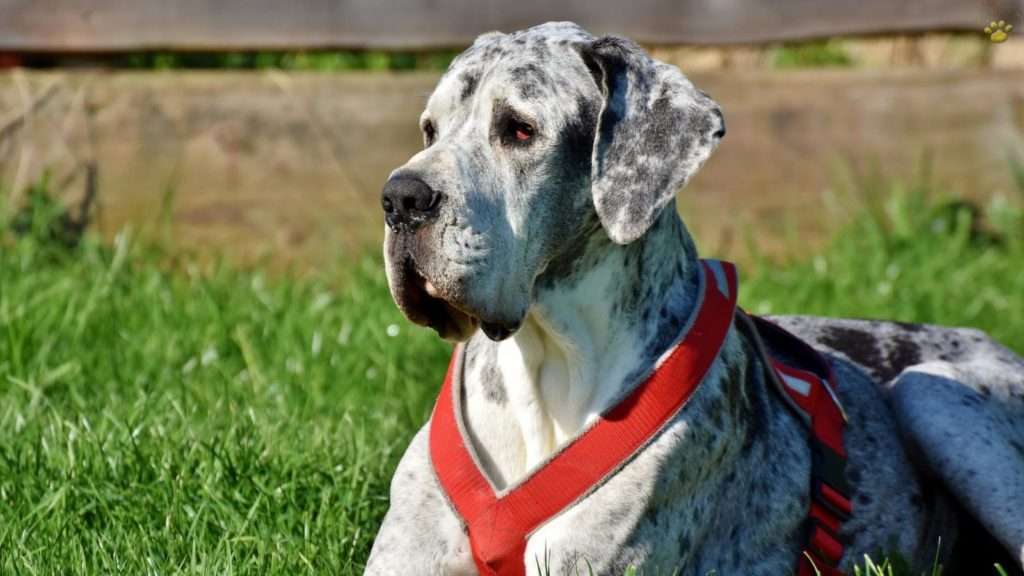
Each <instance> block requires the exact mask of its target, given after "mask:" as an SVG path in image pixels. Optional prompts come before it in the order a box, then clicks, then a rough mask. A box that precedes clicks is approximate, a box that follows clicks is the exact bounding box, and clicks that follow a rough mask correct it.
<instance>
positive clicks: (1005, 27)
mask: <svg viewBox="0 0 1024 576" xmlns="http://www.w3.org/2000/svg"><path fill="white" fill-rule="evenodd" d="M1011 30H1013V24H1007V23H1006V20H1000V21H998V22H996V21H994V20H993V21H992V22H989V24H988V26H985V34H988V39H989V40H991V41H992V42H995V43H996V44H998V43H1000V42H1006V39H1007V38H1009V37H1010V31H1011Z"/></svg>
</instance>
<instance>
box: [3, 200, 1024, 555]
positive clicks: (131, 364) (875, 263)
mask: <svg viewBox="0 0 1024 576" xmlns="http://www.w3.org/2000/svg"><path fill="white" fill-rule="evenodd" d="M879 197H880V198H886V199H883V200H879V201H878V202H876V203H875V204H874V205H873V206H869V207H867V208H864V209H863V213H862V215H861V216H859V217H856V218H854V219H853V223H852V224H850V225H849V226H847V227H844V228H843V229H841V230H840V231H838V232H837V235H836V237H835V239H834V240H833V242H832V243H831V244H830V246H829V247H828V248H827V249H825V250H824V251H822V252H821V253H820V254H819V255H817V256H815V257H813V258H810V259H807V260H801V261H794V262H789V263H785V264H778V263H770V262H767V261H763V260H757V261H756V262H755V263H754V264H753V265H748V266H746V267H744V270H743V272H742V274H743V277H744V286H743V293H742V301H743V304H744V305H745V306H747V307H748V308H749V309H751V310H753V311H757V312H774V313H780V312H797V311H799V312H805V313H819V314H832V315H847V316H859V317H886V318H895V319H900V320H905V321H929V322H941V323H945V324H954V325H968V326H976V327H979V328H982V329H985V330H987V331H989V332H990V333H991V334H992V335H994V336H996V337H998V338H1000V339H1001V340H1002V341H1003V342H1005V343H1006V344H1008V345H1010V346H1011V347H1014V348H1015V349H1017V350H1018V351H1024V330H1021V329H1020V326H1024V301H1022V300H1024V299H1022V297H1021V295H1024V216H1022V213H1021V211H1020V208H1019V206H1017V205H1016V204H1014V203H1013V202H1012V201H1005V202H996V203H993V204H992V205H991V206H986V207H985V208H984V209H983V210H982V212H983V214H981V217H980V218H976V217H975V215H974V214H973V212H972V211H971V210H969V209H958V208H956V206H955V205H950V204H942V203H940V202H938V201H936V200H934V199H926V198H924V197H923V196H922V195H920V194H914V193H907V194H896V195H889V194H882V195H880V196H879ZM1018 204H1019V203H1018ZM41 219H42V217H41V216H38V215H37V216H36V217H35V220H33V222H35V224H36V225H35V226H34V227H32V226H30V227H29V228H33V229H34V230H29V231H28V232H26V233H25V234H23V235H22V236H21V237H18V238H16V237H15V234H13V233H12V232H10V231H9V230H8V231H5V232H3V234H2V236H0V573H24V574H58V573H59V574H97V573H128V574H143V573H147V574H148V573H152V574H167V573H189V574H193V573H194V574H232V573H238V574H297V573H329V574H339V573H340V574H360V573H361V572H362V566H363V563H364V562H365V560H366V557H367V554H368V553H369V549H370V545H371V542H372V539H373V535H374V532H375V530H376V527H377V525H378V523H379V521H380V519H381V516H382V514H383V513H384V511H385V510H386V508H387V487H388V482H389V478H390V473H391V471H392V470H393V468H394V466H395V464H396V462H397V459H398V457H399V456H400V455H401V453H402V451H403V449H404V447H405V444H406V442H407V441H408V440H409V438H410V436H411V434H412V433H413V432H414V431H415V430H416V428H417V427H419V426H420V425H421V424H422V423H423V422H424V421H425V419H426V417H427V415H428V413H429V409H430V405H431V402H432V399H433V396H434V394H435V393H436V389H437V386H438V384H439V382H440V378H441V376H442V372H443V369H444V364H445V361H446V359H447V355H448V353H449V350H450V349H449V347H448V346H447V345H446V344H444V343H442V342H440V341H439V340H438V339H437V338H436V337H435V336H434V335H433V333H432V332H430V331H427V330H424V329H420V328H416V327H414V326H412V325H410V324H409V323H408V322H406V321H405V320H404V319H403V318H402V317H401V315H400V314H399V313H398V312H397V310H396V309H395V307H394V305H393V304H392V303H391V300H390V297H389V295H388V293H387V289H386V285H385V282H384V277H383V272H382V267H381V263H380V261H379V258H377V257H374V256H368V257H366V258H365V259H362V260H360V261H358V262H354V263H353V262H349V263H347V264H345V265H344V266H342V265H339V266H338V267H337V268H336V269H332V270H324V271H320V272H317V273H315V274H313V275H303V276H299V275H276V276H269V275H267V274H265V273H264V272H262V271H261V270H260V269H259V268H253V269H241V268H238V267H235V266H232V265H230V264H213V265H210V264H198V263H197V262H198V260H195V259H193V258H191V257H189V256H188V255H182V254H176V253H170V252H167V251H163V250H160V249H159V248H158V247H153V246H148V245H144V244H142V243H140V242H135V241H133V240H132V237H131V236H130V235H129V234H127V233H126V234H122V235H120V236H118V237H117V239H116V240H115V241H114V242H113V243H112V244H102V243H100V242H99V241H97V240H96V239H95V238H91V237H88V236H87V237H86V238H85V240H84V242H83V243H82V244H81V245H79V246H78V247H76V248H70V249H69V248H64V247H61V246H60V245H58V243H56V242H54V241H52V240H49V239H48V235H47V232H46V229H47V227H46V226H45V224H46V223H45V222H42V223H41V224H40V222H39V220H41ZM7 220H9V218H8V219H7ZM4 228H5V229H6V228H7V226H6V225H5V226H4Z"/></svg>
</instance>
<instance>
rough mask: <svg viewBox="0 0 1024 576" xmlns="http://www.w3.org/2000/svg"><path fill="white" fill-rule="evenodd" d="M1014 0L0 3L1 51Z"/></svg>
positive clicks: (851, 27)
mask: <svg viewBox="0 0 1024 576" xmlns="http://www.w3.org/2000/svg"><path fill="white" fill-rule="evenodd" d="M998 19H1003V20H1007V21H1009V22H1012V23H1015V24H1016V26H1017V28H1018V30H1019V31H1020V32H1024V30H1020V29H1021V28H1022V27H1024V26H1022V24H1024V0H906V1H904V0H857V1H852V0H771V1H770V2H763V1H760V0H728V1H722V0H681V1H676V2H670V1H666V0H633V1H632V2H630V3H629V6H628V7H627V6H625V5H624V3H623V2H621V1H620V0H567V1H564V2H557V3H556V2H548V1H546V0H517V1H515V2H508V1H507V0H410V1H407V2H382V1H380V0H290V1H288V2H282V1H280V0H173V1H169V0H90V1H89V2H82V1H80V0H0V51H15V52H39V51H42V52H48V51H59V52H110V51H133V50H149V49H168V50H241V49H315V48H338V47H348V48H389V49H424V48H438V47H447V46H463V45H466V44H468V43H469V42H471V41H472V39H473V38H474V37H476V36H477V35H478V34H480V33H481V32H484V31H487V30H505V31H509V30H516V29H520V28H524V27H527V26H530V25H533V24H536V23H540V22H545V21H549V20H573V21H577V22H579V23H581V24H582V25H584V26H585V27H587V28H588V29H590V30H591V31H593V32H595V33H617V34H623V35H626V36H629V37H632V38H634V39H635V40H637V41H640V42H644V43H650V44H680V43H681V44H707V45H715V44H734V43H752V42H766V41H778V40H794V39H805V38H816V37H826V36H833V35H847V34H879V33H890V32H892V33H896V32H919V31H930V30H967V31H977V32H979V33H980V32H981V29H982V28H983V27H984V26H985V24H986V23H988V22H989V21H990V20H998Z"/></svg>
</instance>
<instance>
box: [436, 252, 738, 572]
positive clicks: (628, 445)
mask: <svg viewBox="0 0 1024 576" xmlns="http://www.w3.org/2000/svg"><path fill="white" fill-rule="evenodd" d="M702 266H703V269H704V297H703V302H702V304H701V307H700V310H699V311H698V313H697V318H696V320H695V321H694V323H693V326H692V327H691V329H690V331H689V332H688V333H687V334H686V336H685V338H684V339H683V341H682V342H681V343H680V344H679V345H678V346H677V347H676V349H675V350H673V351H672V352H671V353H670V355H669V356H668V358H666V359H665V361H664V362H663V363H662V365H661V366H660V367H658V368H657V370H656V371H655V372H654V374H652V375H651V376H650V377H649V378H648V379H647V380H646V381H645V382H643V383H642V384H640V385H639V386H637V388H636V389H635V390H634V391H633V392H632V393H631V394H630V395H629V396H628V397H626V399H624V400H623V401H622V402H621V403H619V404H618V405H617V406H615V407H614V408H613V409H612V410H611V411H609V412H607V413H606V414H604V415H603V416H602V417H601V418H600V419H599V420H598V421H597V423H596V424H594V425H593V426H592V427H591V428H589V429H588V430H587V431H585V432H584V433H583V434H581V435H580V436H579V437H578V438H576V440H574V441H572V442H571V443H570V444H569V445H568V446H566V447H565V448H564V449H563V450H562V451H561V452H560V453H559V454H557V455H556V456H555V457H554V458H552V459H551V460H550V461H549V462H548V463H547V464H545V465H544V466H542V467H541V468H540V469H539V470H537V471H536V472H535V473H533V475H532V476H530V477H529V478H527V479H526V480H525V481H524V482H523V483H522V484H520V485H519V486H517V487H515V488H514V489H512V490H511V491H510V492H508V493H507V494H505V495H504V496H502V497H501V498H498V497H497V496H496V495H495V493H494V490H493V489H492V488H491V485H490V483H489V482H488V481H487V479H486V478H485V477H484V476H483V473H482V472H481V471H480V470H479V468H478V467H477V464H476V462H475V461H474V460H473V457H472V456H471V454H470V451H469V450H468V448H467V446H466V444H465V441H464V439H463V437H462V433H461V431H460V429H459V425H458V420H457V417H458V415H457V414H456V413H455V403H454V394H456V393H458V391H457V390H454V389H453V388H454V387H453V385H452V380H453V376H454V370H456V369H457V368H458V366H457V362H456V358H455V357H453V359H452V363H451V364H450V365H449V367H448V375H447V377H446V378H445V382H444V385H443V387H442V389H441V394H440V396H439V397H438V400H437V404H436V405H435V407H434V414H433V417H432V419H431V424H430V454H431V461H432V463H433V466H434V470H435V472H436V474H437V477H438V480H439V481H440V483H441V486H442V487H443V488H444V491H445V492H446V493H447V494H448V498H449V500H450V501H451V502H452V504H453V505H454V507H455V509H456V511H457V512H458V514H459V516H461V517H462V520H463V522H464V523H465V524H466V526H467V528H468V531H469V539H470V546H471V549H472V551H473V557H474V560H475V561H476V564H477V567H478V569H479V570H480V573H481V574H486V575H491V576H506V575H508V576H521V575H523V574H525V572H526V568H525V563H524V557H523V556H524V551H525V546H526V540H527V537H528V536H529V534H530V533H531V532H533V531H534V530H535V529H537V528H538V527H539V526H540V525H542V524H543V523H544V522H546V521H547V520H549V519H550V518H552V517H553V516H555V515H556V514H558V513H559V512H561V511H562V510H563V509H565V508H566V507H567V506H569V505H571V504H572V503H573V502H575V501H576V500H578V499H579V498H581V497H582V496H584V495H585V494H587V493H588V492H589V491H590V490H592V489H594V488H595V487H596V486H598V485H600V483H601V482H602V481H603V480H604V479H605V478H606V477H607V476H608V475H609V474H611V473H612V472H614V471H615V470H616V469H617V468H618V467H619V466H620V465H621V464H622V463H623V462H624V461H626V460H627V459H628V458H629V457H630V456H632V455H633V454H634V453H635V452H636V451H637V450H638V449H639V448H640V447H641V446H643V445H644V444H645V443H646V442H647V441H648V440H650V439H651V438H652V437H653V436H654V434H655V433H657V431H658V430H659V429H660V428H661V427H662V426H663V425H664V424H665V422H667V421H668V420H669V419H670V418H671V417H672V416H673V415H674V414H675V413H676V412H677V411H678V410H679V409H680V408H681V407H682V406H683V405H684V404H685V403H686V400H687V399H688V398H689V397H690V395H691V394H692V393H693V391H694V390H695V389H696V388H697V386H698V385H699V384H700V382H701V380H703V379H704V375H705V374H706V373H707V371H708V370H709V369H710V368H711V365H712V363H713V362H714V360H715V358H717V357H718V352H719V349H720V348H721V345H722V342H723V341H724V340H725V336H726V334H727V333H728V331H729V327H730V326H732V321H733V314H734V312H735V306H736V292H737V290H736V288H737V280H736V270H735V268H734V267H733V266H732V265H731V264H728V263H724V262H723V263H721V264H719V266H720V268H717V269H713V266H715V264H710V265H709V264H707V263H704V262H702ZM719 271H720V272H722V273H724V276H725V280H726V282H725V284H726V286H722V288H726V287H727V290H728V294H723V293H722V291H721V290H720V289H719V285H718V282H716V272H719ZM456 356H457V355H456Z"/></svg>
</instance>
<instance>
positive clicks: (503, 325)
mask: <svg viewBox="0 0 1024 576" xmlns="http://www.w3.org/2000/svg"><path fill="white" fill-rule="evenodd" d="M420 126H421V128H422V130H423V136H424V144H425V146H424V149H423V151H421V152H419V153H418V154H416V155H415V156H413V157H412V158H411V159H410V160H409V162H408V163H406V164H405V165H404V166H402V167H400V168H399V169H397V170H395V171H394V172H393V173H392V175H391V177H390V179H389V181H388V182H387V184H386V186H385V188H384V192H383V199H382V201H383V205H384V210H385V214H386V221H387V232H386V240H385V245H384V252H385V257H386V261H387V275H388V279H389V283H390V288H391V292H392V295H393V296H394V299H395V302H396V303H397V304H398V306H399V307H400V308H401V310H402V311H403V312H404V313H405V315H406V316H407V317H408V318H409V319H410V320H412V321H413V322H415V323H418V324H422V325H426V326H430V327H432V328H434V329H435V330H436V331H437V332H438V333H439V334H440V335H441V336H442V337H444V338H446V339H449V340H453V341H459V342H465V344H464V352H463V354H464V359H463V363H462V364H461V367H460V371H459V372H460V373H459V374H458V375H457V376H456V377H457V378H460V379H461V382H462V416H463V418H464V420H465V425H464V427H465V431H464V432H465V435H466V437H467V438H468V441H469V442H471V443H472V445H473V448H474V450H475V453H476V455H477V458H478V461H479V462H478V463H479V466H480V467H481V468H482V470H483V471H484V472H485V473H486V476H487V478H488V480H489V482H490V483H491V484H492V485H493V486H494V488H495V489H496V490H499V491H500V490H503V489H507V488H509V487H511V486H514V485H515V484H516V483H517V482H519V481H521V480H522V479H523V478H524V477H526V476H528V475H529V474H530V472H531V470H533V469H535V468H536V467H537V466H540V465H542V464H543V463H544V462H545V461H546V460H547V459H549V458H551V457H552V455H553V454H555V453H556V452H557V451H558V450H559V449H560V447H562V446H564V445H565V444H566V443H567V442H568V441H570V440H572V439H573V438H574V437H575V436H576V435H577V434H579V433H580V431H581V430H583V429H584V428H586V427H587V426H588V425H590V424H591V423H593V422H594V421H595V420H596V419H598V418H599V417H600V416H601V415H602V414H603V413H604V412H606V411H607V410H608V409H609V407H611V406H613V405H614V404H615V403H616V402H617V401H618V400H619V399H621V398H622V397H623V395H624V394H625V393H626V392H628V391H629V390H630V389H631V388H632V387H634V386H636V385H637V384H638V382H639V381H641V379H642V378H643V377H644V376H646V375H647V374H649V373H650V371H651V369H652V366H654V365H655V363H656V361H657V360H658V359H659V357H661V356H662V354H663V353H664V352H665V351H666V350H667V349H669V348H670V347H671V346H672V344H673V343H674V342H675V340H676V338H677V337H678V335H679V333H680V330H682V329H683V326H684V323H685V322H686V319H687V318H689V317H690V314H691V312H692V311H693V310H694V307H695V306H697V305H698V304H697V296H696V295H697V292H698V285H699V283H700V266H699V265H698V258H697V251H696V249H695V247H694V244H693V241H692V240H691V238H690V236H689V234H688V233H687V230H686V228H685V227H684V225H683V223H682V222H681V220H680V218H679V217H678V215H677V211H676V210H675V202H674V196H675V193H676V191H677V190H678V189H679V188H680V187H681V186H683V185H684V184H685V183H686V181H687V179H688V178H690V177H691V176H692V175H693V174H694V172H696V171H697V169H698V168H699V167H700V166H701V165H702V163H703V162H704V161H705V160H707V159H708V157H709V156H710V155H711V153H712V151H713V150H714V149H715V147H716V146H717V144H718V142H719V140H720V139H721V138H722V137H723V136H724V134H725V123H724V119H723V115H722V112H721V111H720V109H719V107H718V105H717V104H716V103H715V102H714V101H713V100H712V99H711V98H710V97H709V96H708V95H707V94H704V93H703V92H701V91H700V90H698V89H696V88H695V87H694V86H693V85H692V84H691V83H690V82H689V81H688V80H687V79H686V78H685V77H684V76H683V74H682V73H680V71H679V70H678V69H676V68H675V67H672V66H669V65H666V64H663V63H660V62H657V61H654V60H652V59H651V58H650V57H648V56H647V55H646V54H645V53H644V52H643V51H642V50H641V49H640V48H639V47H637V46H636V45H635V44H633V43H631V42H630V41H628V40H624V39H621V38H617V37H603V38H595V37H593V36H591V35H590V34H588V33H587V32H586V31H584V30H583V29H581V28H580V27H578V26H576V25H574V24H570V23H550V24H545V25H542V26H537V27H535V28H530V29H529V30H525V31H522V32H517V33H513V34H502V33H489V34H485V35H483V36H481V37H480V38H478V39H477V41H476V42H475V43H474V44H473V46H472V47H470V48H469V49H468V50H466V51H465V52H464V53H462V54H461V55H460V56H459V57H458V58H456V59H455V61H454V62H453V63H452V65H451V67H450V68H449V69H448V71H447V73H446V74H445V75H444V76H443V78H442V79H441V81H440V82H439V83H438V86H437V88H436V90H435V91H434V93H433V95H432V96H431V97H430V100H429V102H428V103H427V106H426V109H425V110H424V112H423V114H422V116H421V118H420ZM775 320H776V321H777V322H778V323H780V324H782V325H783V326H785V327H787V328H788V329H789V330H790V331H792V332H794V333H796V334H797V335H799V336H801V337H802V338H804V339H805V340H806V341H807V342H809V343H811V344H813V345H815V346H816V347H817V348H819V349H820V350H821V351H822V352H824V353H825V354H826V357H827V358H828V359H829V362H830V363H831V365H832V369H833V371H834V373H835V375H836V377H837V382H838V386H837V388H838V390H837V391H838V395H839V397H840V399H841V401H842V402H843V404H844V405H845V407H846V412H847V415H848V418H849V423H848V429H847V432H846V436H845V445H846V451H847V453H848V456H849V460H848V463H847V467H846V476H847V479H848V480H849V483H850V485H851V486H852V494H851V497H852V502H853V508H854V512H853V516H852V518H851V519H850V520H849V521H847V522H846V523H845V524H844V525H843V528H842V537H843V538H844V539H845V541H846V542H847V543H848V545H847V547H846V549H845V554H844V555H843V560H842V566H843V567H844V568H845V569H847V570H848V569H849V568H850V567H851V566H852V565H853V564H854V563H857V562H860V561H861V560H862V557H863V555H864V554H871V555H875V554H878V553H896V554H899V555H901V556H902V557H903V558H905V559H907V560H908V561H909V562H911V563H912V564H914V565H917V566H925V565H928V564H930V563H931V561H932V559H933V557H934V556H935V554H936V551H937V547H938V543H939V541H940V539H941V542H942V546H941V549H940V550H939V552H938V553H939V554H940V558H942V559H943V560H944V561H947V562H948V561H951V560H950V558H949V552H950V551H952V550H953V549H954V548H955V546H954V542H957V541H958V540H959V541H960V542H964V541H969V542H971V545H972V546H973V545H980V544H978V543H979V542H983V541H984V542H989V543H992V544H993V546H994V547H996V548H998V549H999V550H1001V553H1002V554H1003V556H1004V560H1003V561H1004V562H1007V563H1009V564H1010V567H1011V569H1016V566H1019V564H1020V562H1021V560H1022V558H1024V420H1022V418H1024V361H1022V360H1021V358H1019V357H1017V356H1015V355H1013V354H1012V353H1011V352H1009V351H1008V350H1007V349H1005V348H1003V347H1001V346H999V345H998V344H996V343H994V342H992V341H991V340H990V339H988V338H987V337H986V336H985V335H984V334H982V333H980V332H977V331H974V330H962V329H948V328H939V327H931V326H915V325H905V324H897V323H890V322H873V321H854V320H830V319H823V318H811V317H779V318H776V319H775ZM761 363H762V358H761V357H760V356H759V355H758V354H756V353H755V351H754V347H753V345H752V343H751V341H750V338H748V337H747V336H745V335H744V333H742V332H741V331H740V330H737V329H736V328H735V327H734V328H733V329H731V330H730V331H729V333H728V335H727V337H726V339H725V343H724V345H723V346H722V349H721V351H720V353H719V355H718V356H717V358H716V359H715V361H714V364H713V365H712V367H711V369H710V372H709V373H708V375H707V377H706V378H705V379H704V381H703V383H702V384H701V385H700V387H699V388H698V389H697V390H696V392H695V393H694V394H693V396H692V397H691V398H690V400H689V402H688V403H687V404H686V405H685V407H683V408H682V409H681V410H679V412H678V413H676V414H675V416H673V417H672V418H671V420H670V421H669V422H668V423H667V424H666V425H665V426H664V428H662V429H661V430H660V432H659V433H658V434H657V435H656V436H655V437H654V438H653V439H652V440H651V441H650V442H649V443H648V444H647V445H646V446H645V447H644V448H643V450H642V451H640V452H639V453H638V454H636V455H635V456H634V457H633V458H632V459H631V460H630V461H629V462H628V463H627V464H626V465H625V466H623V467H622V468H621V469H619V470H618V471H617V472H616V473H615V474H613V475H612V476H611V477H609V478H607V479H606V481H604V482H603V483H602V484H601V485H600V486H598V487H597V488H595V489H594V490H593V491H592V492H590V493H589V494H588V495H587V496H586V497H585V498H583V499H582V500H580V501H578V502H577V503H576V504H575V505H573V506H572V507H570V508H568V509H566V510H565V511H563V512H562V513H561V514H559V515H558V516H556V517H554V518H553V519H551V520H550V521H548V522H546V523H544V524H543V525H542V526H540V527H539V528H538V529H536V530H535V531H533V532H532V533H531V534H530V536H529V540H528V544H527V546H526V550H525V554H524V558H523V560H524V563H525V564H526V566H527V568H528V570H529V571H531V572H532V571H533V570H536V569H538V567H542V569H546V570H550V572H551V573H554V574H562V573H571V574H575V573H577V572H576V571H577V570H579V571H580V573H584V574H585V573H587V571H588V569H592V570H593V571H594V573H597V574H622V573H623V571H624V570H626V569H627V568H628V567H630V566H636V567H641V568H642V569H643V570H644V572H645V573H651V574H653V573H664V574H669V573H673V572H674V571H675V572H676V573H679V574H700V575H703V574H706V573H708V572H710V571H715V572H716V573H718V574H773V575H777V574H784V573H787V572H792V570H793V568H794V566H795V565H796V562H797V559H798V557H799V555H800V554H801V550H802V549H803V546H804V544H805V536H804V531H803V530H804V528H803V523H804V521H805V519H806V517H807V510H808V506H809V491H810V486H809V482H810V480H809V470H810V466H811V455H810V450H809V448H808V435H807V432H806V430H805V428H804V427H803V426H802V425H801V423H800V422H798V420H797V418H795V417H794V415H793V414H792V413H791V412H790V411H789V410H787V409H786V407H785V406H784V404H783V401H782V399H781V398H780V397H779V394H778V393H777V392H776V391H775V390H773V389H772V388H771V387H770V386H769V384H768V382H767V381H766V376H765V371H764V370H763V369H762V366H761ZM436 377H437V379H438V380H440V378H441V375H440V374H437V375H436ZM429 426H430V425H429V424H428V425H427V426H425V427H424V429H423V430H422V431H421V432H420V433H419V434H418V435H417V436H416V437H415V438H414V439H413V441H412V443H411V444H410V446H409V448H408V450H407V452H406V454H405V456H404V457H403V458H402V461H401V463H400V465H399V467H398V470H397V472H396V473H395V476H394V479H393V482H392V487H391V508H390V511H389V512H388V514H387V517H386V518H385V520H384V524H383V526H382V527H381V529H380V533H379V534H378V536H377V539H376V542H375V544H374V547H373V551H372V553H371V556H370V560H369V564H368V567H367V574H475V573H476V572H477V570H476V567H475V565H474V561H473V558H472V554H471V550H470V544H469V541H468V539H467V534H466V531H465V527H464V526H463V524H462V522H461V521H460V518H459V517H458V515H457V514H456V513H455V512H454V511H453V509H452V506H451V504H450V502H449V501H448V500H447V499H446V497H445V493H444V492H443V491H442V490H441V488H440V486H439V483H438V479H437V477H436V475H435V474H434V471H433V470H432V466H431V460H430V454H429V450H428V430H429ZM958 534H959V535H958ZM972 552H976V550H972Z"/></svg>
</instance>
